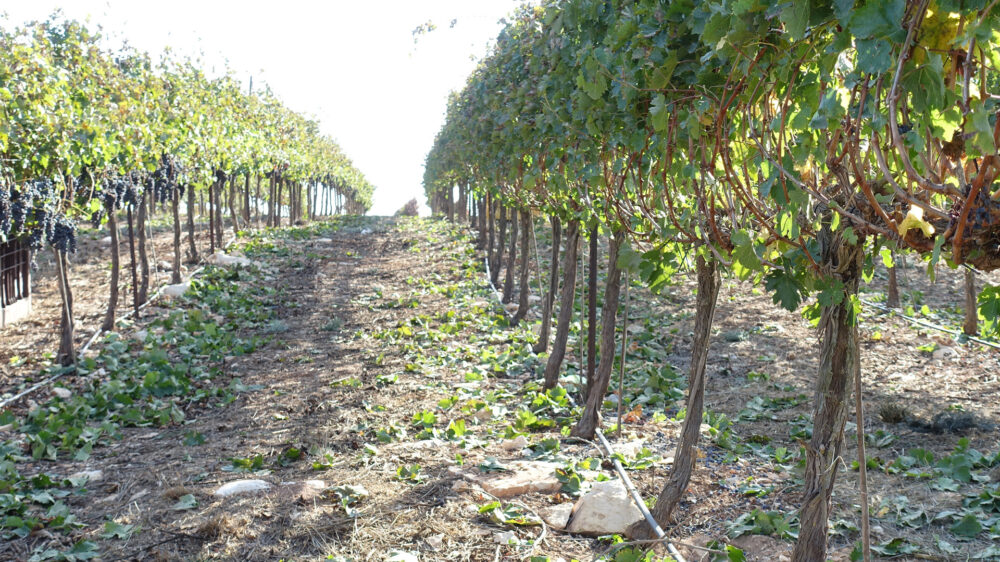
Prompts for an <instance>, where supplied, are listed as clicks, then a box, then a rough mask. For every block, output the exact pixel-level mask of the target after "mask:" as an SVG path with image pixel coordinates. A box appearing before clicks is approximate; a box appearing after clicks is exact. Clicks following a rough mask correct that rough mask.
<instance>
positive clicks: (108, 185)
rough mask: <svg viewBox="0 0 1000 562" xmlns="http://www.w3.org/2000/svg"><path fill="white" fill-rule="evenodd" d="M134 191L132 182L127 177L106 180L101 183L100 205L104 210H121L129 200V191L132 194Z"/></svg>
mask: <svg viewBox="0 0 1000 562" xmlns="http://www.w3.org/2000/svg"><path fill="white" fill-rule="evenodd" d="M134 189H135V187H134V186H133V185H132V180H131V179H130V178H129V177H127V176H118V177H114V178H110V179H106V180H104V181H103V182H102V183H101V195H100V197H101V204H102V205H103V206H104V208H106V209H108V208H110V209H121V208H122V207H124V206H125V203H126V202H127V200H128V198H129V191H133V192H134ZM132 197H133V198H134V193H133V194H132Z"/></svg>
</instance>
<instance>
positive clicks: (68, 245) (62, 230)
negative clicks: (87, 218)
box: [48, 216, 76, 254]
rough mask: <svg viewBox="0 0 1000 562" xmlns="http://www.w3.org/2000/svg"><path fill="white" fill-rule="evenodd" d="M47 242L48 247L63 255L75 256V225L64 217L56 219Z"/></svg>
mask: <svg viewBox="0 0 1000 562" xmlns="http://www.w3.org/2000/svg"><path fill="white" fill-rule="evenodd" d="M48 242H49V245H50V246H52V247H53V248H55V249H56V250H58V251H60V252H62V253H64V254H75V253H76V223H74V222H73V221H71V220H69V219H68V218H66V217H64V216H59V217H56V219H55V221H53V225H52V230H51V233H50V234H49V235H48Z"/></svg>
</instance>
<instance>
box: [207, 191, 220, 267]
mask: <svg viewBox="0 0 1000 562" xmlns="http://www.w3.org/2000/svg"><path fill="white" fill-rule="evenodd" d="M218 182H219V180H217V179H216V180H213V181H212V183H211V184H210V185H209V186H208V251H209V253H210V254H214V253H215V210H214V209H215V205H214V203H213V202H214V200H215V186H216V184H217V183H218Z"/></svg>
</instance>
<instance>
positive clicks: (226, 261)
mask: <svg viewBox="0 0 1000 562" xmlns="http://www.w3.org/2000/svg"><path fill="white" fill-rule="evenodd" d="M205 262H206V263H208V264H211V265H219V266H223V267H230V266H234V265H242V266H248V265H251V264H252V263H253V262H251V261H250V260H248V259H247V258H245V257H243V256H230V255H228V254H226V253H225V252H215V253H214V254H212V255H211V256H208V259H206V260H205Z"/></svg>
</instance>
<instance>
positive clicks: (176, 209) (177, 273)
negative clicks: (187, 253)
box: [170, 185, 190, 285]
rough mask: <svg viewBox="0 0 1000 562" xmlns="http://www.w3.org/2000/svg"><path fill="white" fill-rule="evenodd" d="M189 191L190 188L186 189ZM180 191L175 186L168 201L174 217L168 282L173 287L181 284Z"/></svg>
mask: <svg viewBox="0 0 1000 562" xmlns="http://www.w3.org/2000/svg"><path fill="white" fill-rule="evenodd" d="M188 189H190V188H188ZM180 197H181V193H180V190H178V189H177V186H176V185H175V186H174V190H173V193H172V194H171V198H170V199H171V200H170V210H171V212H172V213H173V215H174V264H173V271H172V272H171V273H170V282H171V283H172V284H174V285H176V284H178V283H180V282H181V205H180Z"/></svg>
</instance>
